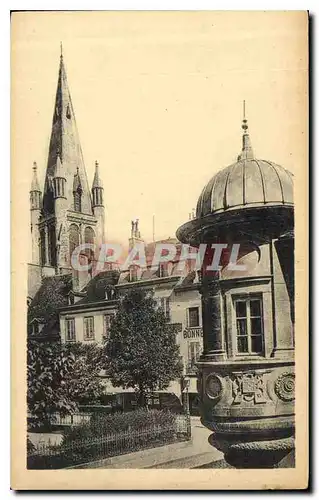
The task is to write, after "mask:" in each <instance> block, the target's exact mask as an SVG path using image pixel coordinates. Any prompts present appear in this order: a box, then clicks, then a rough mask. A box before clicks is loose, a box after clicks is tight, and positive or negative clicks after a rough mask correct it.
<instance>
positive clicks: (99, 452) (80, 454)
mask: <svg viewBox="0 0 319 500" xmlns="http://www.w3.org/2000/svg"><path fill="white" fill-rule="evenodd" d="M185 423H186V421H185ZM185 439H189V436H188V434H187V431H186V427H185V431H184V432H180V431H179V432H178V431H177V416H176V414H174V413H171V412H170V411H163V410H150V411H147V410H146V409H142V408H141V409H138V410H136V411H134V412H130V413H114V414H112V415H107V414H104V415H103V414H99V413H96V414H95V415H92V418H91V421H90V422H89V423H85V424H82V425H80V426H78V427H75V428H73V429H69V430H68V431H66V434H65V436H64V439H63V442H62V444H61V445H60V446H59V447H54V448H52V447H48V449H47V453H43V454H42V455H38V456H36V455H35V456H34V455H33V454H32V453H31V454H30V456H28V468H29V469H61V468H63V467H67V466H72V465H76V464H84V463H88V462H92V461H95V460H101V459H103V458H106V457H111V456H116V455H122V454H125V453H130V452H133V451H138V450H143V449H147V448H153V447H155V446H161V445H164V444H168V443H173V442H176V441H183V440H185Z"/></svg>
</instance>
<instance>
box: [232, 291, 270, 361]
mask: <svg viewBox="0 0 319 500" xmlns="http://www.w3.org/2000/svg"><path fill="white" fill-rule="evenodd" d="M234 304H235V311H236V336H237V353H238V354H262V353H263V350H264V338H263V337H264V333H263V314H262V303H261V299H260V298H259V297H252V296H251V297H249V298H242V299H237V300H235V301H234Z"/></svg>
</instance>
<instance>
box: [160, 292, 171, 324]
mask: <svg viewBox="0 0 319 500" xmlns="http://www.w3.org/2000/svg"><path fill="white" fill-rule="evenodd" d="M160 307H161V308H162V309H163V311H164V314H165V316H166V319H168V320H169V319H170V317H171V314H170V306H169V297H161V299H160Z"/></svg>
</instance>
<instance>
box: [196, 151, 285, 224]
mask: <svg viewBox="0 0 319 500" xmlns="http://www.w3.org/2000/svg"><path fill="white" fill-rule="evenodd" d="M258 205H262V206H265V205H293V180H292V174H291V173H290V172H288V170H285V169H284V168H283V167H280V166H279V165H277V164H276V163H274V162H270V161H266V160H257V159H255V158H247V159H246V158H242V156H240V157H239V158H238V161H237V162H236V163H233V164H232V165H229V166H228V167H226V168H224V169H222V170H220V171H219V172H218V173H217V174H216V175H214V177H212V179H211V180H210V181H209V182H208V183H207V184H206V186H205V187H204V189H203V191H202V193H201V195H200V197H199V199H198V202H197V208H196V217H197V218H199V217H204V216H205V215H208V214H211V213H216V212H217V213H218V212H222V211H226V210H231V209H235V208H236V209H240V208H248V207H250V206H258Z"/></svg>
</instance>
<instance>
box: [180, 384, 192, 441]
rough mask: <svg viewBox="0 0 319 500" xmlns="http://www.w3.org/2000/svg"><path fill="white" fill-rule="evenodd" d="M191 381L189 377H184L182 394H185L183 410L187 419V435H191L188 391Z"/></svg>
mask: <svg viewBox="0 0 319 500" xmlns="http://www.w3.org/2000/svg"><path fill="white" fill-rule="evenodd" d="M190 383H191V380H190V378H189V377H187V376H186V375H184V377H183V378H182V393H183V409H184V413H185V415H186V418H187V434H188V436H190V435H191V421H190V411H189V393H188V389H189V386H190Z"/></svg>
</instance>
